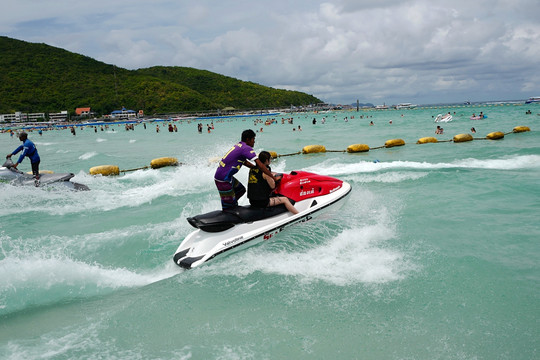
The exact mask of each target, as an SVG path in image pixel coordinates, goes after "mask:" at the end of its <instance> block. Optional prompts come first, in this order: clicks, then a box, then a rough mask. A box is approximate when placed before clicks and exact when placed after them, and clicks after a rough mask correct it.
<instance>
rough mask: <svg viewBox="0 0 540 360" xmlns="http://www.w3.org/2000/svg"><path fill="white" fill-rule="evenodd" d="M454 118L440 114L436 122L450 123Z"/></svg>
mask: <svg viewBox="0 0 540 360" xmlns="http://www.w3.org/2000/svg"><path fill="white" fill-rule="evenodd" d="M452 120H453V117H452V115H450V114H439V115H437V116H436V117H435V122H436V123H438V122H449V121H452Z"/></svg>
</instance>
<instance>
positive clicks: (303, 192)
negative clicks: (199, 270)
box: [173, 171, 351, 269]
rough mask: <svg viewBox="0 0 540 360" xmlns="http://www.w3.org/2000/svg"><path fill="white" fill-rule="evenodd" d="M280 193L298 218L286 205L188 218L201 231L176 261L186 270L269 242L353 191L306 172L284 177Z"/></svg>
mask: <svg viewBox="0 0 540 360" xmlns="http://www.w3.org/2000/svg"><path fill="white" fill-rule="evenodd" d="M275 192H276V193H277V194H280V195H282V196H286V197H288V198H289V199H290V200H292V201H291V202H292V203H294V206H295V208H296V209H297V210H298V211H299V213H298V214H296V215H294V214H292V213H291V212H289V211H287V209H286V208H285V206H284V205H279V206H274V207H268V208H263V209H261V208H255V207H251V206H238V207H236V208H234V209H231V210H226V211H221V210H217V211H212V212H209V213H206V214H201V215H197V216H194V217H190V218H188V219H187V220H188V222H189V223H190V224H191V225H192V226H193V227H195V228H197V230H195V231H193V232H192V233H191V234H189V235H188V236H187V237H186V238H185V239H184V241H182V243H181V244H180V246H179V247H178V249H177V250H176V253H175V254H174V257H173V260H174V262H175V264H177V265H178V266H181V267H183V268H186V269H191V268H194V267H196V266H199V265H202V264H203V263H205V262H206V261H208V260H210V259H213V258H214V257H216V256H220V255H222V254H229V253H232V252H233V251H236V250H240V249H243V248H245V247H248V246H252V245H256V244H258V243H260V242H261V241H263V240H268V239H270V238H271V237H272V236H274V235H275V234H277V233H279V232H281V231H282V230H283V229H285V228H286V227H287V226H289V225H292V224H296V223H300V222H305V221H308V220H311V219H312V218H313V217H314V214H315V213H320V212H321V211H322V210H326V209H328V208H329V207H330V206H331V205H334V204H336V203H337V202H339V201H340V200H342V199H343V198H345V197H346V196H347V195H348V194H349V193H350V192H351V185H350V184H349V183H347V182H344V181H341V180H339V179H336V178H333V177H330V176H323V175H317V174H313V173H309V172H305V171H292V172H291V173H290V174H283V178H282V179H281V181H280V182H279V185H278V187H277V189H276V190H275Z"/></svg>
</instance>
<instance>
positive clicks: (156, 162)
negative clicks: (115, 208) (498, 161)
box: [89, 126, 531, 176]
mask: <svg viewBox="0 0 540 360" xmlns="http://www.w3.org/2000/svg"><path fill="white" fill-rule="evenodd" d="M527 131H531V129H530V128H529V127H528V126H516V127H514V129H512V131H511V132H508V133H503V132H502V131H494V132H491V133H489V134H487V135H486V137H483V138H473V136H472V135H471V134H458V135H455V136H454V137H453V138H452V139H449V140H438V139H437V138H435V137H433V136H427V137H423V138H420V139H418V141H417V142H416V144H429V143H433V144H435V143H442V142H454V143H462V142H469V141H473V140H500V139H504V137H505V135H508V134H513V133H522V132H527ZM404 145H405V141H404V140H403V139H390V140H387V141H386V142H385V143H384V145H382V146H377V147H369V145H367V144H353V145H349V146H348V147H347V148H346V149H345V150H327V149H326V147H325V146H324V145H307V146H304V147H303V148H302V150H301V151H298V152H294V153H289V154H278V153H277V152H276V151H269V152H270V155H271V156H272V158H274V159H277V158H279V157H284V156H293V155H299V154H317V153H326V152H340V153H345V152H347V153H358V152H368V151H370V150H376V149H383V148H386V149H388V148H393V147H397V146H404ZM177 165H181V163H179V162H178V159H177V158H175V157H162V158H157V159H153V160H152V161H151V162H150V165H147V166H143V167H139V168H134V169H127V170H120V168H119V167H118V166H117V165H100V166H94V167H92V168H90V171H89V173H90V175H102V176H110V175H119V174H120V173H121V172H123V173H125V172H129V171H136V170H143V169H148V168H152V169H159V168H162V167H167V166H177Z"/></svg>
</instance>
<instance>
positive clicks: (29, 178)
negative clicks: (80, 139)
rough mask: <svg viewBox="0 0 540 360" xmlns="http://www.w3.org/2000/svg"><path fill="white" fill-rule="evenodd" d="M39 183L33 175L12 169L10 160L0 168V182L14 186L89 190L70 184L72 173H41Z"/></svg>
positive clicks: (82, 186)
mask: <svg viewBox="0 0 540 360" xmlns="http://www.w3.org/2000/svg"><path fill="white" fill-rule="evenodd" d="M39 176H40V177H39V181H36V180H35V179H34V175H32V174H27V173H24V172H22V171H20V170H19V169H16V168H14V167H13V162H12V161H11V159H7V160H6V162H5V163H4V164H3V165H2V166H1V167H0V182H4V183H9V184H12V185H16V186H35V187H51V186H61V187H65V188H68V189H71V190H90V189H89V188H88V186H86V185H83V184H79V183H76V182H72V181H71V178H72V177H74V176H75V175H74V174H72V173H58V174H56V173H41V172H40V174H39Z"/></svg>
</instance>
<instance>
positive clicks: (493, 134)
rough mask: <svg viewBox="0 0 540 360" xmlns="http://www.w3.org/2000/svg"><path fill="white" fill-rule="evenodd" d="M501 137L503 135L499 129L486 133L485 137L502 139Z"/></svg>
mask: <svg viewBox="0 0 540 360" xmlns="http://www.w3.org/2000/svg"><path fill="white" fill-rule="evenodd" d="M503 137H504V133H503V132H501V131H494V132H491V133H489V134H487V135H486V138H487V139H489V140H497V139H502V138H503Z"/></svg>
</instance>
